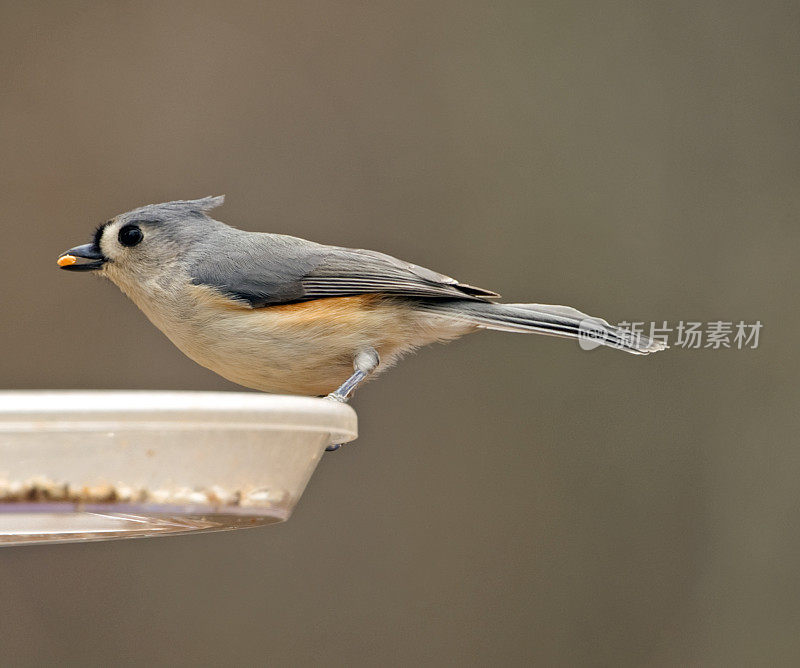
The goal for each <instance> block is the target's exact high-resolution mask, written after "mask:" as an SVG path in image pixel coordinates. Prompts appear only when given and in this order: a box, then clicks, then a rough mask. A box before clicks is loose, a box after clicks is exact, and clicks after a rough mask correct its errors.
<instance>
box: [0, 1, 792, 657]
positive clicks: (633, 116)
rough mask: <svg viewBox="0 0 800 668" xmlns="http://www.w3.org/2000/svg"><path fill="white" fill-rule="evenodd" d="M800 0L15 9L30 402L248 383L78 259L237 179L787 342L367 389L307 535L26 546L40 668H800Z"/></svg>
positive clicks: (495, 262)
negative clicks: (213, 365) (145, 212)
mask: <svg viewBox="0 0 800 668" xmlns="http://www.w3.org/2000/svg"><path fill="white" fill-rule="evenodd" d="M799 29H800V9H798V5H797V3H776V2H766V3H765V2H711V1H709V2H703V3H658V2H644V3H642V2H640V3H626V2H601V3H591V2H586V3H564V2H560V1H551V2H536V3H533V2H491V3H489V2H485V3H480V2H464V1H459V2H432V3H430V2H412V3H355V2H343V3H323V2H291V3H281V2H266V3H261V2H210V3H209V2H170V3H155V2H152V3H148V2H114V3H100V2H94V3H74V2H38V3H37V2H26V3H23V2H2V4H1V5H0V67H2V76H1V77H0V160H2V169H0V192H2V206H0V221H2V222H1V224H2V228H1V229H2V232H3V238H2V241H1V242H0V259H1V260H2V261H1V262H0V285H1V286H2V288H0V290H1V292H0V294H2V305H3V313H2V329H0V344H2V349H3V355H2V357H1V358H0V379H1V380H0V382H1V383H2V386H4V387H6V388H74V387H77V388H165V389H173V388H174V389H207V390H219V389H224V390H228V389H230V390H234V389H237V388H235V387H234V386H232V385H230V384H228V383H226V382H225V381H223V380H221V379H220V378H217V377H215V376H214V375H213V374H212V373H211V372H208V371H206V370H204V369H202V368H200V367H198V366H195V365H194V364H193V363H192V362H190V361H189V360H188V359H186V358H184V357H182V356H181V354H180V353H179V352H178V351H177V350H176V349H174V348H173V347H172V345H171V344H170V343H169V342H168V341H167V340H166V339H165V338H164V337H163V336H162V335H161V334H160V333H159V332H158V331H157V330H156V329H155V328H154V327H152V326H151V325H150V324H149V323H148V322H147V321H146V319H145V318H144V316H143V315H141V314H140V313H139V312H138V311H137V309H136V308H135V307H134V306H133V305H132V304H131V303H129V302H128V301H127V300H126V299H125V298H124V297H123V296H122V294H121V293H119V291H118V290H117V289H116V288H115V287H113V286H112V285H110V284H106V283H103V282H101V281H99V280H95V279H93V278H90V277H87V276H85V275H70V274H66V273H64V272H59V271H58V270H57V268H56V266H55V258H56V256H57V254H58V253H59V252H61V251H62V250H64V249H66V248H69V247H70V246H72V245H74V244H76V243H83V242H84V241H86V240H88V236H89V234H90V232H91V230H92V228H93V226H94V225H96V224H97V223H100V222H102V221H104V220H105V219H107V218H108V217H110V216H112V215H114V214H116V213H118V212H121V211H125V210H128V209H131V208H133V207H135V206H138V205H141V204H144V203H149V202H158V201H164V200H170V199H180V198H194V197H201V196H204V195H210V194H218V193H225V194H226V195H227V197H228V200H227V203H226V205H225V207H224V208H223V209H220V210H218V211H217V212H216V213H217V217H219V218H220V219H222V220H224V221H226V222H228V223H230V224H233V225H236V226H239V227H244V228H247V229H252V230H269V231H273V232H283V233H291V234H295V235H298V236H303V237H307V238H311V239H314V240H317V241H321V242H328V243H335V244H339V245H349V246H359V247H367V248H375V249H379V250H382V251H385V252H388V253H391V254H394V255H397V256H400V257H403V258H405V259H408V260H412V261H414V262H417V263H419V264H422V265H425V266H429V267H432V268H434V269H438V270H440V271H443V272H445V273H449V274H451V275H454V276H457V277H459V278H460V279H462V280H464V281H467V282H470V283H473V284H475V285H480V286H484V287H487V288H492V289H496V290H498V291H500V292H502V293H503V295H504V296H505V297H506V298H507V299H508V300H509V301H525V300H529V301H540V302H551V303H564V304H570V305H572V306H576V307H578V308H581V309H584V310H587V311H589V312H590V313H592V314H596V315H600V316H604V317H607V318H609V319H612V320H617V321H618V320H622V319H627V320H644V321H651V320H659V321H660V320H669V321H670V322H673V323H674V322H676V321H679V320H699V321H709V320H720V319H722V320H734V321H737V320H740V319H743V320H746V321H754V320H757V319H760V320H761V321H762V322H763V323H764V329H763V331H762V337H761V344H760V346H759V348H758V349H757V350H742V351H740V350H721V351H719V350H716V351H714V350H699V351H696V350H682V349H672V350H671V351H668V352H666V353H662V354H659V355H657V356H654V357H650V358H644V359H643V358H637V357H633V356H629V355H624V354H621V353H618V352H615V351H610V350H601V351H595V352H592V353H587V352H584V351H582V350H580V349H579V347H578V346H577V345H575V344H572V343H569V342H565V341H560V340H554V339H550V338H545V337H524V336H512V335H507V334H502V333H484V334H480V335H476V336H473V337H471V338H467V339H465V340H462V341H459V342H457V343H455V344H452V345H449V346H447V347H441V346H440V347H437V348H429V349H426V350H424V351H422V352H421V353H420V354H418V355H416V356H415V357H413V358H410V359H408V360H406V361H405V362H404V363H403V364H402V365H401V366H400V367H398V368H397V369H396V370H395V371H393V372H391V373H390V374H388V375H386V376H385V377H383V378H382V379H381V380H380V381H378V382H376V383H374V384H372V385H370V386H368V387H367V388H366V389H365V390H364V391H362V392H361V393H360V394H359V395H358V397H357V399H356V402H355V406H356V408H357V410H358V412H359V415H360V421H361V436H360V438H359V440H358V442H357V444H355V445H353V446H350V447H346V448H344V449H343V450H342V451H340V452H339V453H337V454H335V455H328V456H326V457H325V458H324V460H323V462H322V464H321V465H320V467H319V469H318V471H317V473H316V474H315V476H314V477H313V478H312V481H311V483H310V485H309V487H308V489H307V491H306V494H305V496H304V498H303V499H302V501H301V503H300V505H299V508H298V510H297V511H296V513H295V515H294V517H293V518H292V519H291V521H289V522H288V523H287V524H285V525H280V526H274V527H269V528H265V529H261V530H252V531H243V532H237V533H232V534H217V535H214V534H210V535H205V536H195V537H176V538H160V539H153V540H136V541H127V542H118V543H107V544H102V543H101V544H93V545H66V546H55V547H25V548H11V549H9V548H6V549H3V550H0V600H2V602H3V608H4V613H3V614H2V615H1V616H0V647H2V655H3V663H4V664H5V665H30V666H34V665H44V664H48V663H56V662H61V663H81V664H83V665H110V664H116V665H142V664H155V665H165V664H170V665H204V666H205V665H209V666H211V665H253V664H258V663H264V662H269V663H271V664H273V665H299V666H303V665H315V664H317V665H320V664H324V665H365V666H371V665H398V666H402V665H476V666H481V665H524V664H534V665H616V666H641V665H647V666H672V665H704V666H722V665H797V664H798V662H800V634H798V624H800V574H799V573H798V570H800V569H799V568H798V564H800V534H799V533H798V523H799V522H800V490H799V489H798V488H799V487H800V447H798V439H797V432H798V428H800V424H798V422H799V421H798V417H797V415H798V413H797V410H796V406H797V401H798V397H799V396H800V391H799V390H798V387H797V377H798V364H797V359H798V355H797V350H796V348H797V341H796V336H795V335H793V333H794V332H797V330H798V327H800V322H798V315H797V310H796V307H795V301H796V281H795V277H796V274H797V270H796V263H797V260H796V258H797V252H798V247H799V246H798V241H800V239H798V237H799V236H800V234H799V233H798V210H799V207H798V205H799V204H800V190H798V177H799V176H800V151H798V140H800V124H798V111H799V109H798V103H799V102H800V96H799V95H798V92H799V91H800V86H798V84H799V83H800V81H798V80H799V79H800V67H798V65H799V64H800V59H799V58H798V56H800V53H799V52H800V41H798V30H799Z"/></svg>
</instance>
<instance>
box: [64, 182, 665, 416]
mask: <svg viewBox="0 0 800 668" xmlns="http://www.w3.org/2000/svg"><path fill="white" fill-rule="evenodd" d="M222 202H223V197H206V198H203V199H198V200H191V201H177V202H167V203H166V204H152V205H149V206H143V207H141V208H139V209H135V210H134V211H130V212H129V213H123V214H121V215H119V216H117V217H116V218H113V219H112V220H109V221H108V222H107V223H104V224H103V225H101V226H100V227H99V228H98V229H97V231H96V232H95V235H94V240H93V241H92V242H91V243H89V244H86V245H83V246H77V247H76V248H72V249H71V250H68V251H67V252H66V253H64V254H62V255H61V256H60V257H59V259H58V264H59V266H61V267H62V268H63V269H68V270H71V271H96V272H97V273H98V274H99V275H101V276H105V277H106V278H109V279H111V280H112V281H113V282H114V283H116V284H117V286H119V288H120V289H121V290H122V291H123V292H124V293H125V294H127V295H128V296H129V297H130V298H131V299H132V300H133V301H134V302H135V303H136V305H137V306H138V307H139V308H140V309H141V310H142V311H144V313H145V315H147V317H148V318H149V319H150V320H151V322H152V323H153V324H154V325H155V326H156V327H158V328H159V329H160V330H161V331H162V332H164V334H166V335H167V337H169V339H170V340H171V341H172V342H173V343H174V344H175V345H176V346H178V348H180V349H181V350H182V351H183V352H184V353H185V354H186V355H188V356H189V357H190V358H191V359H193V360H194V361H196V362H197V363H198V364H201V365H203V366H205V367H207V368H209V369H211V370H212V371H215V372H216V373H218V374H219V375H221V376H223V377H224V378H227V379H228V380H231V381H233V382H235V383H239V384H240V385H244V386H246V387H250V388H253V389H257V390H264V391H268V392H289V393H295V394H308V395H325V394H329V393H330V394H329V396H331V397H332V398H335V399H339V400H341V401H346V400H347V399H348V398H349V396H350V395H351V393H352V392H353V390H354V389H355V388H356V386H357V385H358V384H359V383H360V382H362V381H363V380H364V379H365V378H367V377H368V376H374V375H375V374H376V373H378V372H380V371H383V370H384V369H387V368H388V367H390V366H391V365H392V364H394V363H395V362H396V361H397V360H398V359H399V358H400V357H401V356H402V355H403V354H405V353H407V352H410V351H412V350H414V349H415V348H418V347H420V346H423V345H426V344H428V343H432V342H434V341H447V340H450V339H454V338H456V337H459V336H461V335H463V334H467V333H469V332H473V331H476V330H477V329H497V330H503V331H508V332H537V333H539V334H549V335H552V336H562V337H568V338H578V339H580V338H586V339H587V340H590V341H592V342H593V344H602V345H608V346H612V347H616V348H619V349H621V350H625V351H627V352H629V353H634V354H637V355H646V354H648V353H651V352H655V351H657V350H662V349H663V348H664V347H665V346H664V345H663V344H662V343H660V342H658V341H654V340H651V339H647V338H643V337H634V336H631V335H630V333H628V332H625V331H624V330H620V329H619V328H617V327H613V326H611V325H609V324H608V323H607V322H605V321H604V320H599V319H595V318H589V316H587V315H585V314H583V313H581V312H580V311H576V310H575V309H573V308H568V307H566V306H549V305H546V304H499V303H496V302H493V301H492V300H493V299H496V298H497V297H499V295H498V294H496V293H494V292H491V291H489V290H483V289H481V288H476V287H473V286H471V285H466V284H464V283H460V282H458V281H456V280H454V279H452V278H449V277H448V276H444V275H442V274H438V273H436V272H433V271H430V270H429V269H424V268H423V267H419V266H417V265H414V264H410V263H408V262H403V261H401V260H397V259H395V258H393V257H390V256H389V255H384V254H383V253H377V252H374V251H368V250H356V249H350V248H339V247H336V246H324V245H321V244H317V243H314V242H312V241H305V240H303V239H298V238H296V237H290V236H285V235H281V234H267V233H259V232H243V231H241V230H237V229H235V228H233V227H229V226H228V225H225V224H224V223H221V222H219V221H216V220H214V219H212V218H211V217H210V216H209V215H208V211H209V210H210V209H213V208H214V207H217V206H219V205H220V204H222Z"/></svg>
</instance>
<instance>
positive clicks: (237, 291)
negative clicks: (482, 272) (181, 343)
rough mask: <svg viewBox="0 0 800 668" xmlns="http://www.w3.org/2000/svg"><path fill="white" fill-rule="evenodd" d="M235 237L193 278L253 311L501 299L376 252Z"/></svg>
mask: <svg viewBox="0 0 800 668" xmlns="http://www.w3.org/2000/svg"><path fill="white" fill-rule="evenodd" d="M236 232H238V234H230V235H226V238H225V239H224V243H219V244H209V245H206V246H205V248H206V250H205V251H204V252H203V253H202V254H201V255H199V256H198V257H196V258H195V260H194V261H193V262H192V266H191V267H190V274H191V276H192V280H193V282H194V283H195V284H199V285H209V286H211V287H214V288H216V289H218V290H220V291H221V292H223V293H225V294H226V295H228V296H230V297H232V298H234V299H238V300H241V301H246V302H247V303H248V304H250V306H252V307H253V308H261V307H264V306H274V305H277V304H288V303H293V302H300V301H308V300H312V299H322V298H325V297H344V296H349V295H361V294H370V293H377V294H387V295H402V296H408V297H440V298H450V299H453V298H461V299H471V300H478V301H486V300H487V299H492V298H495V297H499V295H498V294H496V293H494V292H491V291H489V290H483V289H481V288H476V287H473V286H470V285H465V284H463V283H459V282H458V281H456V280H455V279H453V278H450V277H449V276H445V275H444V274H439V273H436V272H434V271H431V270H430V269H425V268H424V267H419V266H417V265H415V264H411V263H410V262H403V261H402V260H398V259H397V258H394V257H391V256H390V255H384V254H383V253H377V252H375V251H368V250H358V249H352V248H339V247H336V246H324V245H321V244H316V243H313V242H311V241H305V240H303V239H297V238H295V237H288V236H284V235H278V234H257V233H246V232H239V231H238V230H237V231H236ZM243 235H246V236H243ZM209 241H210V240H209ZM220 241H223V240H221V239H220ZM214 246H216V248H214ZM222 249H224V250H222Z"/></svg>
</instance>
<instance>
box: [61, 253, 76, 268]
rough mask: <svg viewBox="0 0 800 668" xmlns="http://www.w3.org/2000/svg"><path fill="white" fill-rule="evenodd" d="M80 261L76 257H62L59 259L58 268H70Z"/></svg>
mask: <svg viewBox="0 0 800 668" xmlns="http://www.w3.org/2000/svg"><path fill="white" fill-rule="evenodd" d="M77 261H78V258H76V257H75V256H74V255H62V256H61V257H60V258H58V266H59V267H68V266H69V265H71V264H75V263H76V262H77Z"/></svg>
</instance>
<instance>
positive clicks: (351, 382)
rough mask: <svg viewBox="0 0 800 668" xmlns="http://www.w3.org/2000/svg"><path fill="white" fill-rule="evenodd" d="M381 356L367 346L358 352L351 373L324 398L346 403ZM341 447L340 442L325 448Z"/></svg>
mask: <svg viewBox="0 0 800 668" xmlns="http://www.w3.org/2000/svg"><path fill="white" fill-rule="evenodd" d="M380 361H381V358H380V357H379V356H378V351H377V350H375V348H367V349H366V350H362V351H361V352H359V353H358V354H357V355H356V356H355V358H354V359H353V375H352V376H350V378H348V379H347V380H346V381H344V382H343V383H342V384H341V385H340V386H339V388H338V389H337V390H336V391H334V392H331V393H330V394H329V395H328V396H327V397H326V399H332V400H333V401H339V402H341V403H343V404H346V403H347V402H348V400H349V399H350V397H351V396H352V395H353V392H355V390H356V388H357V387H358V386H359V385H360V384H361V382H362V381H363V380H364V379H365V378H366V377H367V376H369V374H371V373H372V372H373V371H375V369H376V368H377V367H378V364H380ZM341 447H342V444H341V443H337V444H335V445H329V446H328V447H327V448H325V450H327V451H328V452H332V451H333V450H338V449H339V448H341Z"/></svg>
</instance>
